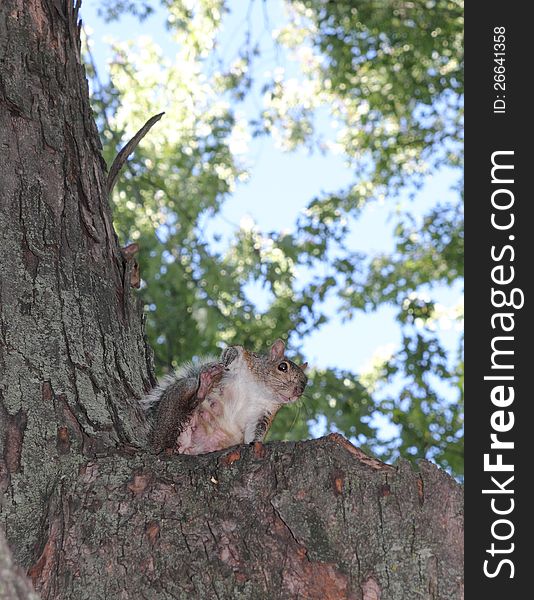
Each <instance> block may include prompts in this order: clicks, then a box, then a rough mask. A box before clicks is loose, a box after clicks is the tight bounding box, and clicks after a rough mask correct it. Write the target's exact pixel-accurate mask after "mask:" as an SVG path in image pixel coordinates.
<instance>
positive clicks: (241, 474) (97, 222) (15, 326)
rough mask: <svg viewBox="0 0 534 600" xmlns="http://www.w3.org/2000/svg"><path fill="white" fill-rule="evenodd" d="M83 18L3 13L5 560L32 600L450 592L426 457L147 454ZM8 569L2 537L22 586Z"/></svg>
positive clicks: (0, 264)
mask: <svg viewBox="0 0 534 600" xmlns="http://www.w3.org/2000/svg"><path fill="white" fill-rule="evenodd" d="M78 8H79V6H78V5H76V6H75V5H73V3H72V1H71V0H2V2H1V3H0V60H1V69H0V148H1V149H2V162H1V164H0V194H1V205H0V232H1V234H0V235H1V237H0V274H1V279H0V375H1V378H0V491H1V492H2V494H3V503H2V505H1V508H0V510H1V522H2V528H3V529H4V530H5V532H6V536H7V540H8V543H9V545H10V547H11V550H12V552H13V554H14V556H15V559H16V560H17V562H18V564H20V565H21V566H22V567H24V569H25V570H26V571H27V573H28V575H29V576H30V577H31V579H32V581H33V583H34V585H35V587H36V589H38V590H39V591H40V593H41V596H42V598H62V599H68V598H77V599H78V598H91V599H95V598H196V597H198V598H213V597H218V598H221V599H222V598H254V599H256V598H258V599H261V598H265V599H267V598H269V599H271V598H318V599H319V598H321V599H322V598H327V599H328V598H331V599H334V598H335V599H338V598H354V599H365V600H378V599H380V598H382V599H390V598H391V599H401V598H425V599H426V598H428V599H437V598H440V599H441V598H443V599H445V598H446V599H453V600H455V599H459V598H461V597H462V595H463V592H462V575H461V573H462V516H461V514H462V493H461V488H460V487H459V486H458V485H457V484H456V482H454V480H452V479H451V478H450V477H448V476H447V475H446V474H444V473H442V472H441V471H440V470H439V469H437V468H436V467H433V466H432V465H430V464H428V463H422V464H421V466H420V472H419V473H416V472H414V471H413V470H412V468H411V467H409V466H408V464H407V463H404V462H401V463H400V465H399V466H397V467H391V466H388V465H384V464H383V463H380V462H378V461H375V460H373V459H370V458H368V457H366V456H365V455H363V454H362V453H361V452H360V451H358V450H357V449H355V448H354V447H353V446H351V445H350V444H348V442H346V441H345V440H344V439H343V438H341V437H340V436H329V437H328V438H324V439H321V440H315V441H310V442H304V443H297V444H294V443H292V444H282V443H278V444H269V445H267V446H263V445H256V446H253V447H240V448H237V449H236V448H233V449H230V450H227V451H223V452H219V453H214V454H210V455H205V456H201V457H190V456H180V457H171V458H169V459H168V460H164V461H162V460H160V459H158V458H157V457H154V456H151V455H149V454H147V453H146V452H144V450H143V440H144V432H145V423H144V420H143V416H142V414H141V413H140V411H139V409H138V406H137V399H138V398H139V397H140V396H141V395H142V394H143V393H144V392H145V391H146V390H147V389H149V388H150V387H151V385H152V384H153V381H154V380H153V373H152V368H151V353H150V349H149V348H148V347H147V344H146V341H145V337H144V328H143V322H142V318H141V312H140V310H139V307H138V305H137V300H136V298H135V293H134V292H133V291H132V290H131V289H130V285H129V281H130V277H129V272H128V263H127V261H126V260H125V258H124V257H123V255H122V254H121V252H120V249H119V247H118V244H117V238H116V235H115V233H114V230H113V225H112V221H111V213H110V208H109V203H108V198H107V191H106V168H105V165H104V163H103V160H102V158H101V154H100V143H99V139H98V133H97V131H96V127H95V123H94V120H93V117H92V114H91V110H90V107H89V100H88V89H87V83H86V80H85V75H84V71H83V67H82V65H81V60H80V53H79V29H78V25H77V13H78ZM10 560H11V559H10V557H9V555H8V554H5V553H4V547H3V540H2V539H0V561H2V562H0V569H3V570H2V571H1V572H2V573H6V575H5V578H6V581H7V573H11V575H10V577H11V576H12V577H13V581H18V578H19V577H20V573H18V572H17V571H16V569H15V570H14V569H13V568H12V565H11V563H10ZM10 581H11V580H10ZM3 583H4V582H2V585H3ZM13 585H19V584H18V583H14V584H13ZM23 585H24V584H23V583H21V584H20V586H23ZM20 586H19V588H12V589H18V590H21V591H20V597H21V598H22V597H27V596H25V595H24V593H25V592H24V590H23V587H20ZM0 589H2V590H3V589H4V588H1V587H0ZM5 589H8V588H7V584H6V587H5ZM9 589H11V588H9ZM13 593H15V592H13ZM17 593H18V592H17ZM6 597H10V596H6ZM15 597H16V596H15Z"/></svg>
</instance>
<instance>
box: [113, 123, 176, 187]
mask: <svg viewBox="0 0 534 600" xmlns="http://www.w3.org/2000/svg"><path fill="white" fill-rule="evenodd" d="M164 114H165V113H164V112H162V113H159V114H157V115H154V116H153V117H151V118H150V119H148V121H147V122H146V123H145V124H144V125H143V127H141V129H140V130H139V131H138V132H137V133H136V134H135V135H134V136H133V138H132V139H131V140H130V141H129V142H128V143H127V144H126V145H125V146H124V147H123V148H122V150H121V151H120V152H119V153H118V154H117V156H116V157H115V160H114V161H113V164H112V165H111V169H110V170H109V173H108V178H107V181H106V187H107V191H108V196H110V195H111V192H112V191H113V188H114V187H115V184H116V183H117V179H118V178H119V173H120V171H121V169H122V167H123V166H124V163H125V162H126V161H127V160H128V156H130V154H131V153H132V152H133V151H134V150H135V149H136V148H137V145H138V144H139V142H140V141H141V140H142V139H143V138H144V137H145V135H146V134H147V133H148V132H149V131H150V129H151V128H152V127H153V125H155V124H156V123H157V122H158V121H159V120H160V119H161V117H162V116H163V115H164Z"/></svg>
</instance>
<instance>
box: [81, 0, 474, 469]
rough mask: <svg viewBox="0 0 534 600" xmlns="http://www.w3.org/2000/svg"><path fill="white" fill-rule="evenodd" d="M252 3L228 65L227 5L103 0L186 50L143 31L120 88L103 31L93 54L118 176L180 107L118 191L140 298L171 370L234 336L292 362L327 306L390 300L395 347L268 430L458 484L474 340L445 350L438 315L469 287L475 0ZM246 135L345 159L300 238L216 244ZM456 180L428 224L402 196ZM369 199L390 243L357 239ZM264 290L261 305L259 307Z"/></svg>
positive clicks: (124, 52)
mask: <svg viewBox="0 0 534 600" xmlns="http://www.w3.org/2000/svg"><path fill="white" fill-rule="evenodd" d="M247 6H248V12H246V13H244V18H243V23H242V27H241V30H240V33H239V36H240V37H239V40H240V44H239V48H238V51H237V53H236V54H235V55H234V56H231V57H230V58H228V57H227V56H225V55H224V52H223V51H222V49H221V36H222V32H223V30H224V25H225V16H226V15H227V13H228V12H229V11H235V10H238V8H237V7H236V6H234V5H233V3H232V2H223V1H222V0H198V1H196V2H191V1H189V0H162V1H161V3H160V4H158V3H157V1H156V0H153V1H151V2H150V1H148V0H146V1H144V0H142V1H137V2H135V1H130V0H123V1H121V2H113V3H112V2H108V1H107V0H102V1H101V11H102V15H103V16H104V17H105V18H106V19H121V18H123V15H124V14H125V13H127V12H129V13H132V14H134V15H136V16H137V17H139V18H140V19H144V18H146V17H147V16H148V15H150V14H151V13H152V12H154V11H156V12H157V14H162V15H164V17H165V21H166V27H167V31H168V36H169V38H170V39H171V41H172V52H173V55H171V54H170V53H169V51H168V50H165V51H164V50H163V49H162V48H161V47H160V46H159V45H158V40H155V39H151V38H150V37H149V36H144V37H143V38H141V39H137V40H131V41H129V42H121V43H116V44H114V46H113V53H112V56H111V57H110V60H109V78H108V77H107V75H105V74H103V73H101V72H99V71H98V69H97V67H96V65H95V61H94V60H93V57H92V54H91V41H90V36H89V40H88V43H87V44H86V50H85V57H86V62H87V71H88V75H89V78H90V81H91V90H92V102H93V107H94V111H95V116H96V118H97V123H98V125H99V130H100V132H101V137H102V141H103V145H104V157H105V159H106V161H107V162H108V165H110V164H111V162H112V161H113V158H114V156H115V155H116V153H117V151H118V150H119V149H120V147H121V146H122V145H123V144H124V143H125V142H126V141H128V139H130V138H131V137H132V136H133V134H134V133H135V132H136V131H137V129H139V128H140V127H141V125H143V123H144V122H145V121H146V120H147V118H148V117H149V116H151V115H153V114H155V113H158V112H160V111H165V113H166V114H165V126H158V127H155V128H154V129H152V130H151V132H150V135H148V136H147V137H146V138H145V139H144V140H143V142H142V143H141V145H140V146H139V147H138V148H137V150H136V152H135V154H134V155H133V156H132V158H131V159H130V160H129V162H128V165H127V167H126V168H125V170H124V172H123V174H122V176H121V178H120V179H119V181H118V183H117V185H116V187H115V191H114V194H113V208H114V224H115V228H116V230H117V232H118V235H119V238H120V240H121V242H122V244H123V245H125V244H127V243H129V242H132V241H135V242H137V243H139V245H140V247H141V253H140V264H141V274H142V278H143V285H142V288H141V290H140V293H141V294H142V297H143V300H144V303H145V306H146V314H147V330H148V335H149V338H150V340H151V343H152V347H153V348H154V351H155V357H156V365H157V368H158V370H159V372H160V373H163V372H166V371H168V370H170V369H172V368H173V367H174V366H176V365H177V364H179V363H180V362H182V361H183V360H189V359H194V357H196V356H199V355H201V354H207V353H213V352H214V351H215V350H216V349H217V348H218V347H219V348H220V347H222V346H224V345H226V344H233V343H238V344H242V345H245V346H247V347H250V348H253V349H262V348H265V347H266V346H267V344H268V343H270V342H272V341H273V340H274V339H275V338H276V337H278V336H279V335H281V334H283V333H285V332H290V337H289V340H288V341H289V346H290V347H292V348H293V350H295V351H297V350H298V349H299V348H300V342H301V340H302V339H304V338H305V337H306V336H308V335H310V334H311V333H312V332H314V331H316V330H317V328H320V327H321V326H322V325H324V324H325V323H326V322H327V321H328V319H329V312H328V310H327V309H326V303H327V302H328V301H329V300H330V299H332V298H334V299H336V301H337V302H338V306H339V310H340V311H341V312H342V314H343V316H344V318H346V319H347V320H351V319H354V318H355V317H356V316H357V315H358V314H361V311H366V312H370V311H374V310H377V309H378V308H379V307H381V306H394V307H395V310H396V311H397V322H398V326H399V328H400V330H401V332H402V345H401V347H400V348H399V349H397V350H396V351H395V352H393V353H391V354H389V355H388V356H385V357H382V358H380V359H379V358H377V359H376V360H375V361H374V363H373V364H372V367H371V368H369V369H368V371H367V372H365V373H354V372H348V371H344V370H340V369H323V370H321V369H314V370H313V371H312V372H311V381H310V388H309V390H308V392H307V393H306V394H305V398H304V399H303V400H301V401H300V402H299V403H298V404H297V405H296V406H289V407H287V408H285V409H284V411H282V412H281V413H280V415H279V417H278V418H277V419H276V421H275V424H274V426H273V429H272V431H271V437H272V438H278V439H300V438H303V437H306V436H309V435H310V427H312V425H313V424H314V423H317V421H318V420H319V419H321V420H322V422H325V423H326V428H327V430H330V431H340V432H342V433H344V434H346V435H347V436H349V437H355V438H356V441H357V443H358V444H359V445H361V446H363V447H364V449H367V450H370V451H372V452H374V453H375V454H377V455H379V456H380V457H381V458H384V459H386V460H387V459H391V458H392V457H395V456H397V455H399V454H400V455H403V456H407V457H413V458H417V457H425V458H429V459H432V460H434V461H436V462H437V463H438V464H440V465H442V466H444V467H445V468H448V469H449V470H450V471H451V472H453V473H455V474H457V475H461V474H462V472H463V444H462V434H463V355H462V340H461V339H460V340H459V345H458V349H457V352H455V353H452V354H451V352H450V351H448V350H447V348H446V345H445V344H444V341H443V339H442V336H441V335H440V323H443V322H444V321H448V322H452V323H461V322H462V317H463V314H462V307H461V306H460V305H458V306H452V307H444V306H441V305H440V304H439V303H438V302H437V301H436V299H435V297H434V293H435V290H436V288H438V286H453V285H455V284H458V283H459V282H460V283H461V281H462V277H463V211H462V195H461V191H460V189H461V171H460V169H461V166H462V107H463V2H461V0H412V1H410V2H405V1H399V0H361V1H357V2H355V1H354V0H339V1H336V2H323V1H321V0H302V1H299V2H296V1H289V0H286V2H285V3H284V6H285V9H286V12H285V13H284V14H285V16H284V19H285V21H284V23H283V24H282V26H278V25H277V27H276V29H275V28H274V27H272V25H271V23H270V20H269V10H270V8H271V6H272V5H271V4H270V3H267V2H263V3H261V5H258V3H255V2H254V0H250V3H249V4H247ZM258 6H259V10H262V11H263V13H264V15H263V18H264V30H265V31H267V33H268V36H267V37H268V43H269V44H271V48H272V49H273V52H274V55H275V56H276V57H277V58H276V60H277V61H278V66H277V67H276V68H274V69H272V70H271V71H270V72H269V73H265V72H263V71H262V70H261V68H259V67H258V63H259V62H260V60H261V56H262V53H263V51H264V48H265V40H264V37H265V36H264V35H263V34H264V33H265V31H263V32H258V31H257V28H256V29H255V28H254V27H253V21H252V17H251V16H250V15H251V11H252V10H256V8H257V7H258ZM255 7H256V8H255ZM240 8H241V9H242V8H243V7H242V6H240ZM88 25H89V26H90V25H91V23H88ZM262 36H263V37H262ZM251 98H255V99H256V102H253V103H251V102H250V99H251ZM258 99H259V101H258ZM247 103H248V104H247ZM251 104H252V105H253V106H255V107H256V108H257V110H256V112H255V114H252V115H251V109H250V106H251ZM243 106H247V107H248V108H247V116H245V117H243V116H242V114H243V112H242V110H241V108H242V107H243ZM325 115H326V117H325ZM324 118H327V119H329V120H332V121H335V122H336V123H337V125H338V126H337V129H336V134H335V135H333V136H330V137H325V135H324V131H323V129H322V128H321V126H320V123H321V119H324ZM249 136H251V137H252V138H254V137H258V136H273V137H274V139H275V140H276V141H277V143H278V144H279V145H280V146H281V147H283V148H284V149H287V151H291V150H294V149H295V148H298V147H301V146H305V147H307V148H309V149H310V150H311V151H318V152H337V153H339V154H341V155H342V156H343V157H344V158H345V160H346V161H347V163H348V164H350V166H351V169H352V170H353V173H354V177H353V181H352V182H351V184H350V185H348V186H346V187H345V188H343V189H339V190H337V191H335V192H332V193H320V192H319V191H318V193H317V195H316V196H315V197H312V198H310V199H309V203H308V205H307V206H306V207H303V208H304V210H303V211H302V212H301V214H300V215H299V217H298V219H297V220H296V222H295V224H294V227H293V229H292V230H291V231H261V230H260V229H259V228H258V226H257V225H255V224H253V223H248V224H247V223H244V224H242V225H241V226H240V227H237V228H236V229H235V232H234V235H233V238H232V240H231V241H230V242H229V243H228V244H221V243H218V242H219V241H220V240H218V239H217V238H216V237H215V238H213V236H210V235H207V233H206V231H207V224H208V223H209V221H210V219H212V218H214V216H215V215H216V214H217V213H218V212H219V211H220V210H221V207H222V206H223V203H224V202H225V200H227V199H228V197H229V195H231V194H232V192H233V191H234V190H235V187H236V186H237V185H240V184H241V182H246V178H247V166H246V161H245V160H244V153H243V150H244V148H245V146H246V141H247V138H248V137H249ZM443 169H448V170H452V171H453V172H454V173H456V176H457V186H456V187H455V188H454V189H451V190H444V197H445V198H446V199H445V200H442V199H439V200H438V201H436V203H435V204H434V206H432V207H431V209H430V210H429V211H428V212H427V213H426V214H417V213H416V212H414V211H413V210H411V208H410V206H407V207H405V206H404V205H402V204H399V203H398V201H397V200H398V197H399V195H400V194H411V195H414V194H415V193H416V191H417V189H419V188H420V187H421V186H422V185H423V184H424V182H425V181H426V180H427V179H428V178H429V177H432V176H433V175H434V174H436V173H438V172H440V170H443ZM373 202H383V203H386V204H387V205H389V206H390V210H391V219H393V221H394V223H395V224H396V225H395V244H394V248H393V250H392V251H390V252H387V253H386V252H383V253H380V254H376V253H374V254H373V253H364V252H358V253H355V252H354V251H351V250H350V249H348V247H347V244H346V241H347V238H348V236H349V235H350V232H351V228H352V227H353V225H354V223H355V222H357V220H358V218H360V217H361V215H362V214H363V213H364V211H365V210H366V207H367V206H368V205H370V204H371V203H373ZM253 282H254V283H255V284H257V285H259V286H261V288H262V289H263V290H264V294H265V297H266V298H267V301H266V303H265V306H262V307H259V306H257V304H255V303H254V301H253V300H252V299H251V296H250V294H249V291H248V289H249V288H248V286H249V285H250V284H251V283H253ZM303 358H304V357H303ZM376 415H383V416H384V417H385V418H386V419H389V420H390V421H391V422H392V423H394V424H396V425H398V426H399V435H398V436H395V437H394V438H392V439H383V438H380V436H379V435H378V431H377V427H376V423H375V422H374V420H373V418H372V417H374V416H376Z"/></svg>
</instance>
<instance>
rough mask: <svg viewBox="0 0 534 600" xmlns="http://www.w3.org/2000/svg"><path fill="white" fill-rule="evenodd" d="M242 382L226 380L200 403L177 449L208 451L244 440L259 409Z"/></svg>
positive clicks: (184, 452)
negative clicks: (246, 430) (255, 408)
mask: <svg viewBox="0 0 534 600" xmlns="http://www.w3.org/2000/svg"><path fill="white" fill-rule="evenodd" d="M239 383H240V382H237V381H236V382H232V383H231V384H229V383H228V381H225V382H224V385H223V384H221V385H219V386H216V387H215V388H214V389H213V390H212V391H211V392H210V393H209V394H208V396H207V397H206V399H205V400H204V401H203V402H201V403H200V404H199V406H198V407H197V408H196V409H195V410H194V412H193V414H192V416H191V419H190V421H189V423H188V424H187V426H186V427H185V429H184V430H183V431H182V433H181V434H180V436H179V437H178V440H177V447H176V450H177V452H179V453H180V454H204V453H206V452H214V451H216V450H221V449H223V448H228V447H229V446H234V445H236V444H243V443H244V441H245V428H246V425H247V423H248V422H249V421H251V420H252V421H253V420H254V419H255V418H257V417H256V415H255V414H254V413H255V412H257V411H254V410H251V405H252V404H253V403H251V401H250V400H251V396H250V393H249V391H248V390H247V386H245V387H243V386H242V385H239ZM256 391H257V390H256ZM252 408H253V406H252Z"/></svg>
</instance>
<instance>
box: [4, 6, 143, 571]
mask: <svg viewBox="0 0 534 600" xmlns="http://www.w3.org/2000/svg"><path fill="white" fill-rule="evenodd" d="M76 15H77V9H75V8H74V7H73V4H72V2H71V1H69V0H67V1H66V2H65V1H61V2H60V1H58V0H56V1H53V0H2V3H1V5H0V59H1V62H2V68H1V70H0V107H1V109H0V148H2V162H1V165H0V190H1V194H2V196H1V212H0V232H1V234H0V235H1V242H0V243H1V247H0V273H1V281H0V342H1V346H0V372H1V373H2V385H1V387H0V457H1V458H0V490H1V491H2V492H5V496H6V500H5V504H4V507H3V515H2V518H3V520H4V523H5V526H6V529H7V537H8V541H9V542H11V545H12V547H13V550H14V552H15V556H16V558H17V559H18V560H20V561H21V562H22V563H24V564H27V563H28V562H29V561H30V560H31V558H32V556H33V555H34V552H35V548H36V544H37V545H38V543H39V539H38V532H39V527H40V524H41V521H42V518H43V499H45V498H46V497H47V496H48V495H49V494H50V490H51V489H52V487H53V482H54V481H55V480H56V479H57V478H58V477H60V476H61V474H62V473H63V472H64V469H65V468H66V467H67V465H69V466H70V467H72V466H73V463H75V462H76V461H78V460H80V459H81V458H82V457H84V456H93V455H98V454H105V453H106V452H108V450H109V449H111V448H115V447H116V446H117V445H118V444H124V443H134V444H135V443H137V444H138V443H140V441H141V435H142V431H143V429H142V415H141V413H140V411H139V409H138V407H137V401H136V398H139V397H140V396H142V394H143V393H144V391H145V390H148V389H149V388H150V387H151V383H152V381H151V378H152V376H151V369H150V367H149V364H150V358H149V357H150V355H149V352H148V350H147V348H146V345H145V342H144V336H143V327H142V321H141V319H140V317H139V315H140V312H139V310H138V309H137V306H136V304H137V303H136V301H135V297H134V296H133V294H132V290H131V289H130V287H129V278H128V273H127V267H126V265H127V263H126V261H125V260H124V258H123V257H122V254H121V252H120V249H119V247H118V244H117V237H116V235H115V233H114V230H113V225H112V221H111V211H110V207H109V202H108V198H107V195H106V176H105V164H104V161H103V159H102V157H101V154H100V149H101V146H100V141H99V137H98V132H97V130H96V127H95V123H94V119H93V116H92V112H91V108H90V106H89V95H88V86H87V81H86V79H85V74H84V69H83V66H82V64H81V60H80V51H79V50H80V43H79V31H78V26H77V23H76Z"/></svg>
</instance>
